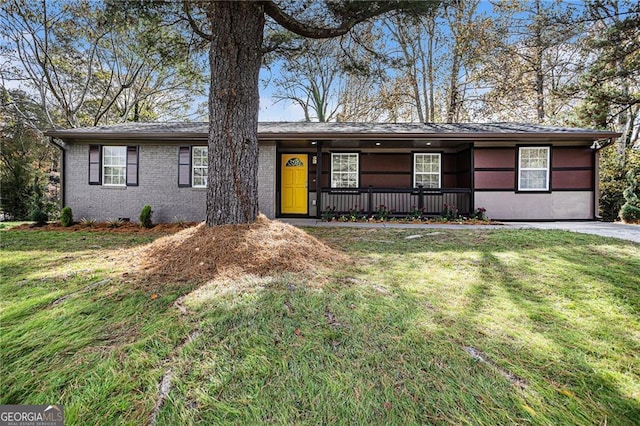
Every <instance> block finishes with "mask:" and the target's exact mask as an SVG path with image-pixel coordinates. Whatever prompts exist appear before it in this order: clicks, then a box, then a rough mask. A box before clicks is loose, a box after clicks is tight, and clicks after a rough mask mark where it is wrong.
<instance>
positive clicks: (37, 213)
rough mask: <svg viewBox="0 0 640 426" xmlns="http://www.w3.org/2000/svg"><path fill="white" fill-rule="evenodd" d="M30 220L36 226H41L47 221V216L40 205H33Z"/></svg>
mask: <svg viewBox="0 0 640 426" xmlns="http://www.w3.org/2000/svg"><path fill="white" fill-rule="evenodd" d="M31 220H32V221H33V222H35V223H36V226H42V225H44V224H46V223H47V221H48V220H49V216H48V215H47V213H46V212H45V211H44V210H42V209H41V208H40V207H35V208H34V209H33V210H32V211H31Z"/></svg>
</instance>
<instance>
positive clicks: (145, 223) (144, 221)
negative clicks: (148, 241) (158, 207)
mask: <svg viewBox="0 0 640 426" xmlns="http://www.w3.org/2000/svg"><path fill="white" fill-rule="evenodd" d="M152 214H153V210H151V206H150V205H148V204H147V205H146V206H144V207H143V208H142V211H141V212H140V226H142V227H144V228H151V227H152V226H153V223H152V222H151V215H152Z"/></svg>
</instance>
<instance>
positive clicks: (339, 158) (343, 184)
mask: <svg viewBox="0 0 640 426" xmlns="http://www.w3.org/2000/svg"><path fill="white" fill-rule="evenodd" d="M358 157H359V155H358V153H332V154H331V187H332V188H357V187H358Z"/></svg>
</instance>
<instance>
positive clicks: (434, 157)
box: [413, 154, 441, 188]
mask: <svg viewBox="0 0 640 426" xmlns="http://www.w3.org/2000/svg"><path fill="white" fill-rule="evenodd" d="M440 164H441V162H440V154H413V186H414V187H417V186H418V185H422V186H423V187H424V188H440V170H441V165H440Z"/></svg>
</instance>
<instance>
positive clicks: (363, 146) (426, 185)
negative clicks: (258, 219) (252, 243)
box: [276, 135, 473, 219]
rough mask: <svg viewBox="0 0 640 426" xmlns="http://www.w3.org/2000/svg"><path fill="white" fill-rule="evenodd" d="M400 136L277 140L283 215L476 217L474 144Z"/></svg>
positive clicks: (279, 206)
mask: <svg viewBox="0 0 640 426" xmlns="http://www.w3.org/2000/svg"><path fill="white" fill-rule="evenodd" d="M394 136H395V137H394V138H389V137H387V138H381V137H377V138H375V139H364V138H359V139H315V140H309V139H306V140H280V141H276V151H277V164H278V170H277V185H276V186H277V188H276V205H277V216H278V217H315V218H318V219H320V218H322V217H323V215H327V214H333V215H336V216H340V215H358V216H360V217H362V216H364V215H366V216H367V217H371V216H373V215H376V214H378V213H380V212H381V211H386V214H388V215H389V216H390V217H403V216H416V215H422V216H438V215H441V214H442V212H443V210H444V209H445V206H447V207H448V208H450V209H455V210H457V212H458V213H459V214H460V215H463V216H468V215H470V214H471V213H472V212H473V190H472V188H473V173H472V170H473V165H472V158H473V142H472V141H470V140H468V139H466V140H464V139H460V140H457V139H456V140H438V139H423V138H421V139H409V138H406V139H405V138H401V137H400V138H399V137H398V135H394ZM296 165H297V166H296ZM296 167H298V168H299V169H300V170H299V171H298V173H297V175H292V174H291V172H292V169H295V168H296ZM292 176H297V177H292ZM293 180H298V188H299V189H298V190H296V189H295V188H293V189H292V187H291V184H292V182H293ZM303 188H304V189H303ZM296 191H297V194H298V195H295V194H296ZM295 197H297V198H306V199H304V200H293V199H292V198H295ZM296 204H297V205H298V206H299V207H294V208H293V209H291V208H290V207H291V206H293V205H296Z"/></svg>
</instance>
